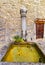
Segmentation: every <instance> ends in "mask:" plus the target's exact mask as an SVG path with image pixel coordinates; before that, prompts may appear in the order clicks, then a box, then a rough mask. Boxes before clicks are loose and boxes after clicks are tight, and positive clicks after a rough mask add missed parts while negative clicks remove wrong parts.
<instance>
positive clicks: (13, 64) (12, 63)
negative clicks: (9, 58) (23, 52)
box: [0, 62, 45, 65]
mask: <svg viewBox="0 0 45 65" xmlns="http://www.w3.org/2000/svg"><path fill="white" fill-rule="evenodd" d="M0 65H45V64H43V63H15V62H11V63H9V62H0Z"/></svg>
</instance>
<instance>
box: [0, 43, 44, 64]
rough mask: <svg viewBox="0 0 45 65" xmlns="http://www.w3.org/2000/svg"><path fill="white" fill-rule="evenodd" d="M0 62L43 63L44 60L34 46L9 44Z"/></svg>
mask: <svg viewBox="0 0 45 65" xmlns="http://www.w3.org/2000/svg"><path fill="white" fill-rule="evenodd" d="M1 61H2V62H44V63H45V58H44V56H43V54H42V53H41V51H40V50H39V49H38V48H37V46H36V45H35V44H27V43H26V44H11V45H10V46H9V48H8V50H7V52H6V54H5V55H4V56H3V58H2V60H1Z"/></svg>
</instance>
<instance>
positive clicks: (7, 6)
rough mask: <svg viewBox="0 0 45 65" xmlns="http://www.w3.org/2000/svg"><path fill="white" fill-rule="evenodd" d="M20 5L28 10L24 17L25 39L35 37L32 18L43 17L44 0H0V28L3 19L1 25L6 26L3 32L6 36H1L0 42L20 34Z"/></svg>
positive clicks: (44, 15)
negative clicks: (25, 24) (25, 25)
mask: <svg viewBox="0 0 45 65" xmlns="http://www.w3.org/2000/svg"><path fill="white" fill-rule="evenodd" d="M22 5H24V6H25V7H26V8H27V10H28V11H27V17H26V21H27V22H26V23H27V32H28V34H27V39H28V37H29V40H30V38H31V37H32V39H35V35H36V33H35V30H34V20H35V18H45V0H0V22H1V23H0V28H2V26H3V24H4V21H5V25H4V26H3V27H5V28H6V31H5V33H4V34H5V35H6V36H3V37H4V39H5V40H1V41H0V43H3V42H4V41H5V42H9V39H10V38H11V37H13V36H14V35H21V17H20V8H21V6H22ZM1 25H2V26H1ZM1 30H2V29H1ZM1 30H0V31H1ZM0 33H1V32H0ZM2 33H3V32H2ZM3 37H1V39H3ZM5 42H4V43H5Z"/></svg>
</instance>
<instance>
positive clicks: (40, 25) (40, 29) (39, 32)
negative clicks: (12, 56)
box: [36, 20, 44, 39]
mask: <svg viewBox="0 0 45 65" xmlns="http://www.w3.org/2000/svg"><path fill="white" fill-rule="evenodd" d="M43 35H44V22H43V21H42V20H37V21H36V39H38V38H43Z"/></svg>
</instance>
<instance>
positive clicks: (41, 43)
mask: <svg viewBox="0 0 45 65" xmlns="http://www.w3.org/2000/svg"><path fill="white" fill-rule="evenodd" d="M35 42H36V45H37V46H38V48H39V49H40V50H41V51H42V53H43V55H44V56H45V40H43V39H38V40H36V41H35Z"/></svg>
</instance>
